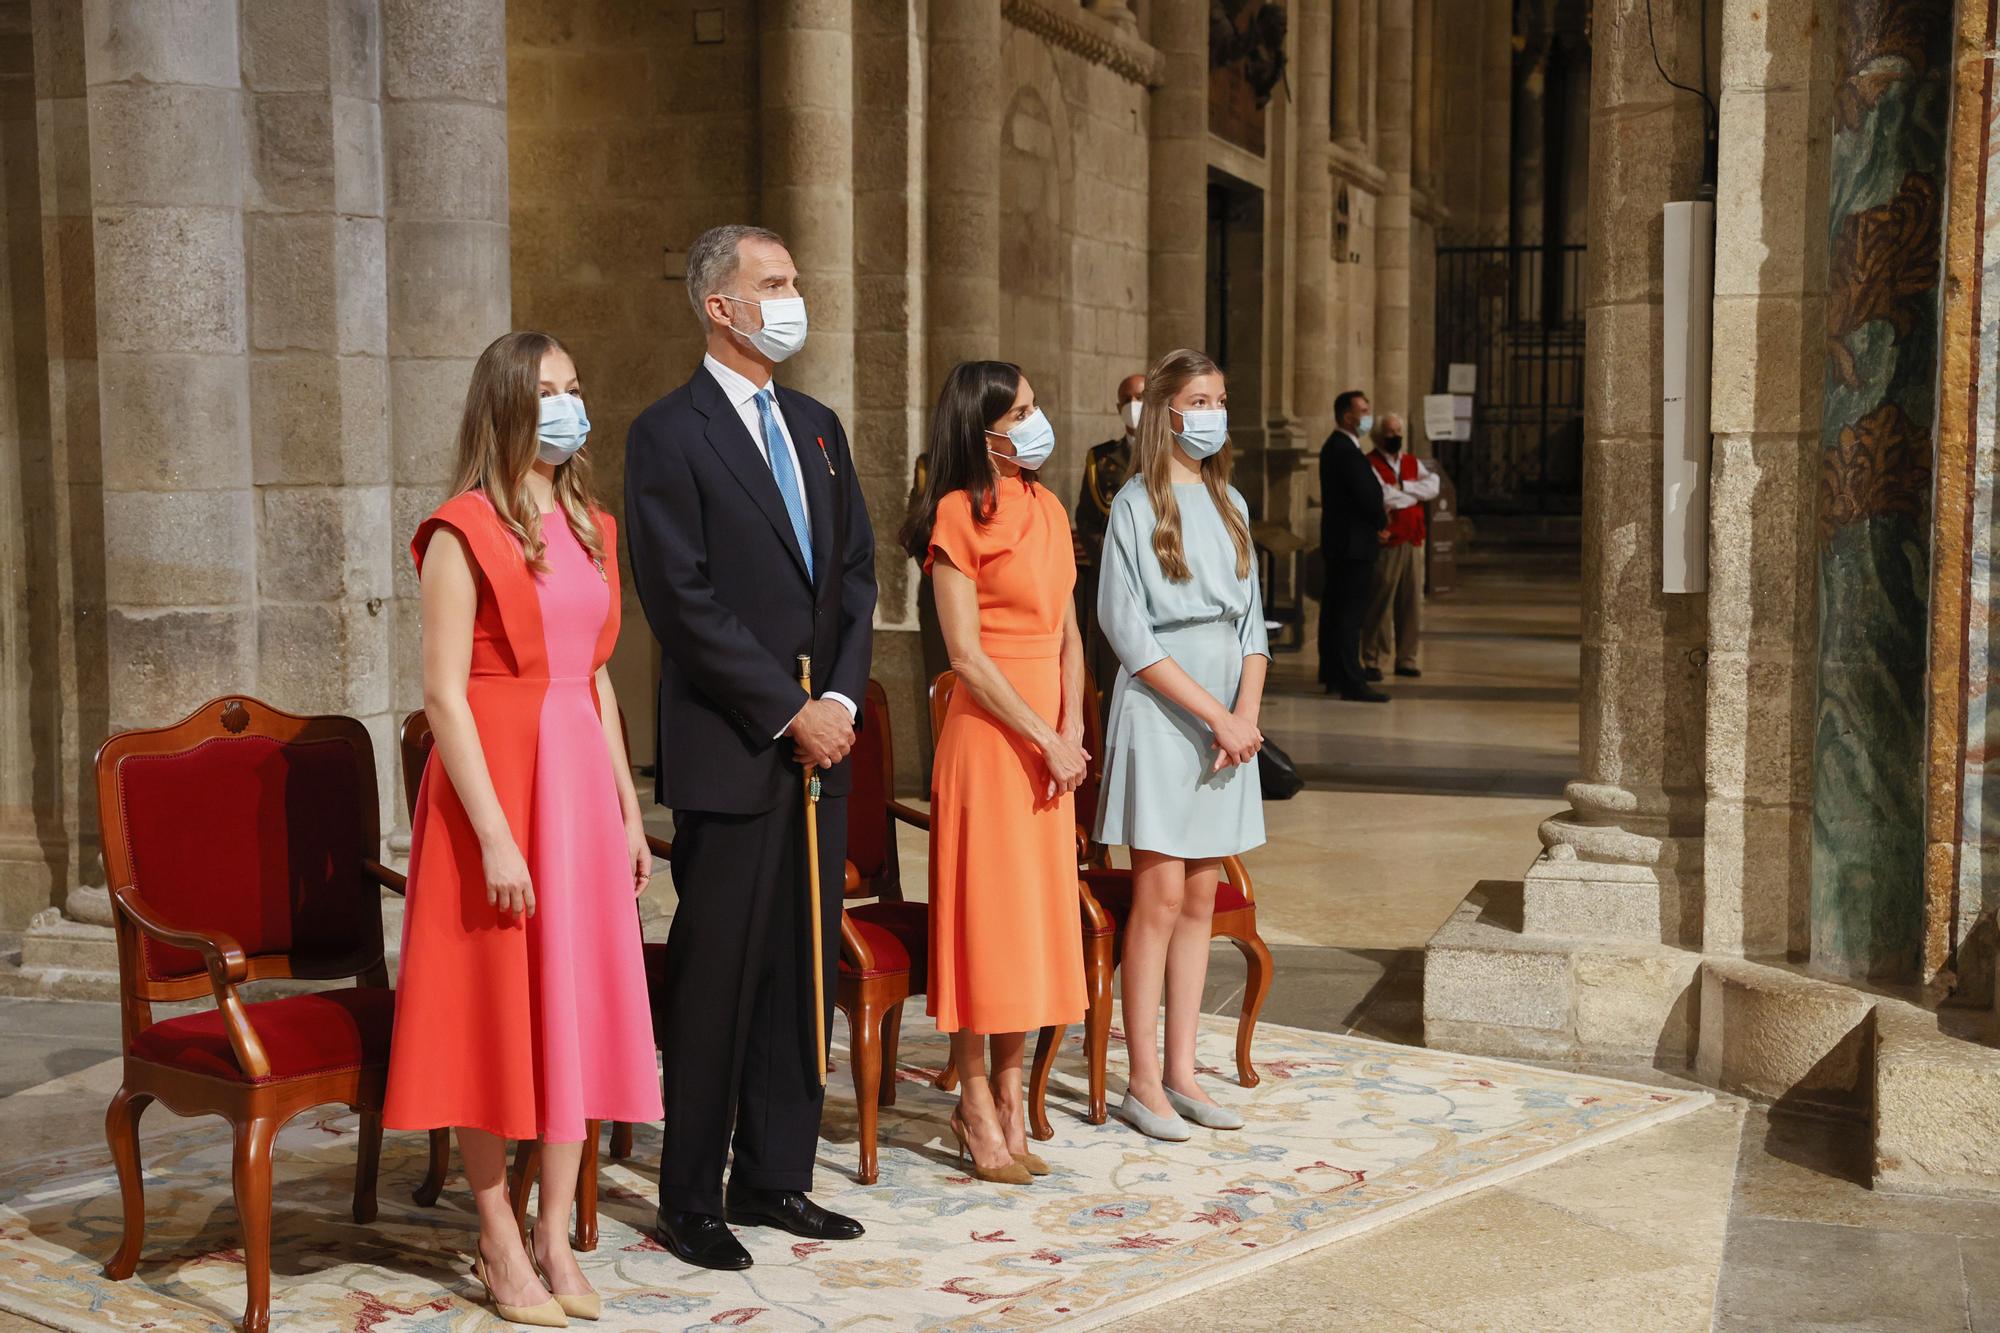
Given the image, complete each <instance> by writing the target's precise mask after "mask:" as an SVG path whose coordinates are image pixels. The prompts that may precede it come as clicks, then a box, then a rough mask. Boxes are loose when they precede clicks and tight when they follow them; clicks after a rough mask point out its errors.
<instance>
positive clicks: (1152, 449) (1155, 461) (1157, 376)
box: [1138, 347, 1250, 583]
mask: <svg viewBox="0 0 2000 1333" xmlns="http://www.w3.org/2000/svg"><path fill="white" fill-rule="evenodd" d="M1220 374H1222V371H1221V369H1220V367H1218V366H1217V365H1216V364H1215V362H1213V361H1211V360H1209V358H1208V357H1207V356H1205V355H1203V354H1202V353H1200V352H1197V351H1194V350H1193V349H1191V348H1186V347H1183V348H1180V349H1179V350H1177V351H1172V352H1168V353H1167V354H1166V355H1165V356H1163V357H1161V358H1160V359H1159V360H1158V361H1157V362H1155V363H1154V365H1153V368H1152V369H1151V370H1149V371H1147V372H1146V391H1145V393H1144V394H1142V395H1141V396H1140V399H1139V441H1138V455H1139V476H1140V477H1141V479H1143V480H1144V482H1145V484H1146V498H1147V499H1148V500H1151V501H1152V502H1153V554H1154V555H1155V556H1157V557H1159V561H1160V570H1161V572H1163V573H1164V574H1165V575H1166V576H1167V578H1168V579H1169V580H1170V581H1171V582H1174V583H1186V582H1187V581H1188V580H1189V579H1191V578H1193V577H1194V572H1193V571H1192V570H1190V569H1189V568H1188V562H1187V554H1186V552H1185V551H1183V550H1182V549H1181V507H1180V504H1179V503H1178V502H1177V501H1176V500H1175V499H1174V481H1173V473H1172V470H1171V469H1172V465H1173V454H1174V430H1173V422H1172V419H1171V417H1170V416H1169V414H1168V404H1169V403H1170V402H1171V401H1172V400H1173V397H1174V395H1175V394H1177V393H1179V392H1180V391H1181V390H1182V389H1184V388H1186V387H1187V383H1188V381H1189V380H1192V379H1194V378H1196V377H1197V376H1200V375H1220ZM1234 452H1235V450H1234V448H1233V446H1231V445H1228V444H1224V445H1223V446H1222V448H1221V449H1219V450H1217V451H1216V452H1215V453H1213V454H1210V455H1209V456H1208V457H1207V458H1204V459H1202V460H1201V480H1202V484H1203V485H1204V486H1206V487H1207V488H1208V496H1209V499H1211V500H1213V501H1214V502H1215V512H1216V513H1218V514H1220V515H1222V526H1223V527H1225V528H1227V529H1229V540H1230V541H1231V542H1232V543H1234V545H1235V547H1236V577H1237V578H1239V579H1247V578H1249V577H1250V525H1249V524H1248V523H1246V522H1244V520H1243V515H1242V514H1241V513H1239V512H1237V509H1236V506H1235V505H1234V504H1231V503H1230V500H1229V463H1230V456H1231V455H1232V454H1233V453H1234Z"/></svg>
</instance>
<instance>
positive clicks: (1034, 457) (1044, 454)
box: [986, 407, 1056, 472]
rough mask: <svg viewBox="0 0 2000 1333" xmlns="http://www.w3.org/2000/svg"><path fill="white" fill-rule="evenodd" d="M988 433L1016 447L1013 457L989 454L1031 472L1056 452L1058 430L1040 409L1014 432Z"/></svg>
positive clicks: (989, 451)
mask: <svg viewBox="0 0 2000 1333" xmlns="http://www.w3.org/2000/svg"><path fill="white" fill-rule="evenodd" d="M986 433H987V434H988V435H998V436H1000V437H1001V438H1002V439H1004V440H1006V441H1008V442H1009V443H1011V444H1012V445H1013V446H1014V453H1013V456H1012V457H1009V456H1008V455H1006V454H1003V453H998V452H996V451H994V450H992V449H988V450H987V451H986V452H987V453H989V454H992V455H993V456H994V457H995V458H1005V459H1007V461H1008V462H1010V463H1012V464H1013V465H1014V466H1015V467H1018V468H1025V469H1026V470H1027V471H1029V472H1033V471H1034V470H1035V469H1037V468H1039V467H1040V466H1041V465H1042V464H1044V463H1046V462H1048V461H1049V455H1050V454H1052V453H1054V452H1055V451H1056V428H1055V427H1054V426H1051V425H1050V424H1049V419H1048V418H1047V417H1045V416H1043V415H1042V409H1041V408H1039V407H1038V408H1036V409H1035V410H1034V411H1033V412H1031V413H1029V414H1028V418H1027V420H1025V421H1023V422H1022V423H1021V424H1020V425H1018V426H1016V427H1014V429H1012V430H1004V431H1003V430H989V431H987V432H986Z"/></svg>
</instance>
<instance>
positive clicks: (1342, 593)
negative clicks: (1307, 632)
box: [1319, 389, 1389, 704]
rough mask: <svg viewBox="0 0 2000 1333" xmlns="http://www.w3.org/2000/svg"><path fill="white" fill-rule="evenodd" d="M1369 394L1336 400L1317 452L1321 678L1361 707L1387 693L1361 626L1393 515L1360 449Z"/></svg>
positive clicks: (1352, 391) (1381, 699)
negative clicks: (1377, 682) (1322, 570)
mask: <svg viewBox="0 0 2000 1333" xmlns="http://www.w3.org/2000/svg"><path fill="white" fill-rule="evenodd" d="M1373 420H1374V418H1373V416H1372V415H1371V413H1370V410H1369V402H1368V395H1367V394H1365V393H1362V392H1361V391H1360V390H1359V389H1349V390H1347V391H1346V392H1344V393H1342V394H1341V395H1340V396H1339V397H1337V398H1335V399H1334V400H1333V422H1334V425H1333V434H1331V435H1329V436H1327V437H1326V444H1325V446H1324V447H1322V448H1321V449H1320V454H1319V503H1320V518H1319V552H1320V558H1321V559H1323V560H1324V561H1325V562H1326V587H1325V589H1324V590H1323V595H1322V597H1321V599H1320V608H1319V678H1320V681H1321V683H1323V684H1324V685H1325V686H1326V692H1327V693H1328V694H1337V695H1339V696H1340V697H1341V698H1343V699H1349V700H1353V701H1355V702H1358V703H1374V704H1379V703H1384V702H1386V701H1387V700H1388V698H1389V696H1388V695H1386V694H1384V693H1382V692H1381V691H1380V690H1376V689H1372V688H1370V687H1369V684H1368V682H1367V681H1366V680H1365V679H1363V678H1362V674H1361V622H1362V619H1363V617H1364V616H1365V615H1366V614H1367V610H1368V594H1369V590H1370V589H1371V588H1372V587H1373V586H1374V578H1375V556H1376V553H1377V552H1378V551H1380V550H1381V547H1382V530H1383V529H1384V528H1386V527H1388V526H1389V515H1388V511H1387V509H1385V508H1384V507H1383V504H1382V485H1381V483H1380V482H1378V481H1376V480H1375V471H1374V469H1373V468H1371V467H1369V465H1368V460H1367V458H1366V457H1365V456H1363V454H1362V452H1361V441H1362V439H1363V438H1364V437H1366V436H1367V434H1368V428H1369V426H1370V425H1371V424H1373Z"/></svg>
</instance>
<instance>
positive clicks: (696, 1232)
mask: <svg viewBox="0 0 2000 1333" xmlns="http://www.w3.org/2000/svg"><path fill="white" fill-rule="evenodd" d="M654 1224H655V1227H656V1230H655V1235H656V1236H658V1238H659V1242H660V1244H662V1245H664V1246H666V1247H667V1252H668V1253H669V1254H671V1255H673V1256H674V1258H676V1259H678V1260H680V1261H681V1262H682V1263H684V1264H693V1265H694V1266H695V1267H696V1268H715V1269H719V1270H721V1271H722V1272H725V1273H734V1272H738V1271H740V1270H742V1269H745V1268H748V1267H749V1266H750V1251H748V1250H746V1249H744V1248H743V1243H742V1242H741V1241H739V1240H737V1239H736V1236H735V1235H734V1233H732V1232H731V1231H730V1230H729V1227H728V1225H727V1224H726V1223H724V1222H723V1220H722V1219H721V1218H719V1217H717V1216H716V1215H715V1214H713V1213H670V1212H668V1211H667V1210H666V1209H664V1208H662V1209H661V1210H660V1212H659V1215H658V1216H657V1217H656V1218H654Z"/></svg>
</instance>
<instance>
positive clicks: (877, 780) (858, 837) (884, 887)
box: [847, 680, 903, 899]
mask: <svg viewBox="0 0 2000 1333" xmlns="http://www.w3.org/2000/svg"><path fill="white" fill-rule="evenodd" d="M849 758H850V759H851V760H852V777H851V786H850V787H849V790H848V796H847V860H848V864H850V865H852V866H853V867H854V870H855V873H856V874H857V875H858V876H859V882H857V883H855V884H853V885H851V886H850V887H849V888H848V890H847V897H849V898H889V899H899V898H901V897H902V896H903V884H902V873H901V866H900V864H899V862H898V860H897V857H896V829H895V826H894V824H893V823H892V822H891V820H890V816H889V799H890V797H892V796H893V795H894V794H895V782H896V746H895V740H894V736H893V733H892V732H891V731H890V729H889V694H888V691H886V690H884V689H883V688H882V683H881V682H880V681H875V680H871V681H869V682H868V694H867V696H866V697H865V698H864V699H863V700H862V704H861V728H860V730H858V731H857V732H856V733H855V736H854V750H853V752H852V753H851V754H850V756H849Z"/></svg>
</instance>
